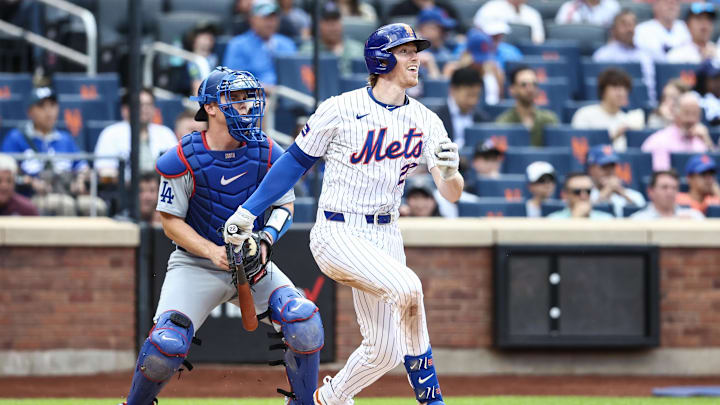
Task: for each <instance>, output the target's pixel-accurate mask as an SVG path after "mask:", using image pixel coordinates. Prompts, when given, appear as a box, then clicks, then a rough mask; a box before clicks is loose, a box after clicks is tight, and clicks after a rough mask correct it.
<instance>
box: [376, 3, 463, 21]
mask: <svg viewBox="0 0 720 405" xmlns="http://www.w3.org/2000/svg"><path fill="white" fill-rule="evenodd" d="M431 7H438V8H440V9H442V10H443V11H444V12H445V15H447V16H448V17H450V18H452V19H453V20H455V21H460V15H459V14H458V12H457V10H456V9H455V7H454V6H453V4H452V1H449V0H401V1H399V2H397V3H395V5H393V6H392V7H391V8H390V12H389V13H388V17H389V18H390V19H392V18H394V17H409V16H417V15H418V14H420V12H421V11H422V10H425V9H427V8H431Z"/></svg>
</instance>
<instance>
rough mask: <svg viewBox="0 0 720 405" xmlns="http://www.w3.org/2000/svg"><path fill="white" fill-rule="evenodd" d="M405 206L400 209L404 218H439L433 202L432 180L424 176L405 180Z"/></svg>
mask: <svg viewBox="0 0 720 405" xmlns="http://www.w3.org/2000/svg"><path fill="white" fill-rule="evenodd" d="M406 183H407V184H406V186H405V204H403V205H402V206H401V207H400V215H401V216H404V217H439V216H440V211H439V209H438V204H437V201H435V197H434V191H433V187H432V178H429V176H426V175H420V176H411V177H408V178H407V180H406Z"/></svg>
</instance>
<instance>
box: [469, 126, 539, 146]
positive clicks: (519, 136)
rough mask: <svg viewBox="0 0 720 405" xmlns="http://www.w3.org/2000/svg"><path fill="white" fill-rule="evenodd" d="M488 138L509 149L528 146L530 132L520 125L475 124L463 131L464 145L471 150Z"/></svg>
mask: <svg viewBox="0 0 720 405" xmlns="http://www.w3.org/2000/svg"><path fill="white" fill-rule="evenodd" d="M488 138H494V139H495V140H496V141H498V142H499V143H500V144H505V145H507V146H510V147H515V146H529V145H530V132H528V130H527V128H525V127H524V126H522V125H520V124H513V125H505V124H475V125H473V126H471V127H468V128H466V129H465V145H467V146H469V147H471V148H472V147H474V146H475V145H477V144H478V143H481V142H484V141H485V140H486V139H488Z"/></svg>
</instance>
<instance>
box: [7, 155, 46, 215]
mask: <svg viewBox="0 0 720 405" xmlns="http://www.w3.org/2000/svg"><path fill="white" fill-rule="evenodd" d="M17 172H18V166H17V162H16V161H15V159H13V157H12V156H9V155H5V154H2V153H0V216H3V215H38V209H37V208H36V207H35V205H33V203H32V201H30V199H28V198H27V197H25V196H23V195H20V194H18V193H17V192H15V177H16V176H17Z"/></svg>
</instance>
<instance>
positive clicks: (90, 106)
mask: <svg viewBox="0 0 720 405" xmlns="http://www.w3.org/2000/svg"><path fill="white" fill-rule="evenodd" d="M58 98H59V99H58V103H59V104H60V117H59V120H61V121H65V123H66V125H67V128H68V130H69V131H70V133H71V134H72V135H73V136H75V137H79V136H80V134H81V131H83V129H84V127H85V124H86V123H87V122H88V121H90V120H106V121H110V120H115V119H116V117H115V111H114V104H112V103H108V102H106V101H105V100H102V99H97V100H86V99H83V98H82V97H80V96H75V95H60V96H59V97H58Z"/></svg>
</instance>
